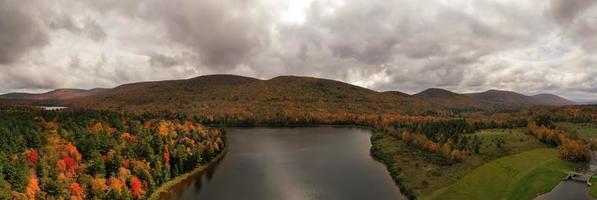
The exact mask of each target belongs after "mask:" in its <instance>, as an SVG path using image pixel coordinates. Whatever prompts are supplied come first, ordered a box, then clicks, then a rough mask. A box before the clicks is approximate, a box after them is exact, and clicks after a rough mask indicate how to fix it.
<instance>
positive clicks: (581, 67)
mask: <svg viewBox="0 0 597 200" xmlns="http://www.w3.org/2000/svg"><path fill="white" fill-rule="evenodd" d="M208 74H236V75H243V76H250V77H256V78H261V79H269V78H273V77H276V76H280V75H297V76H313V77H321V78H329V79H335V80H340V81H344V82H348V83H351V84H355V85H359V86H363V87H367V88H371V89H374V90H378V91H386V90H398V91H402V92H406V93H411V94H412V93H416V92H419V91H422V90H424V89H427V88H430V87H437V88H444V89H448V90H452V91H455V92H463V93H464V92H478V91H485V90H489V89H500V90H512V91H517V92H521V93H524V94H538V93H553V94H557V95H561V96H564V97H567V98H570V99H573V100H589V99H591V100H597V0H525V1H520V0H391V1H387V0H321V1H319V0H288V1H282V0H192V1H191V0H167V1H164V0H52V1H47V0H0V93H7V92H44V91H49V90H52V89H56V88H85V89H89V88H96V87H108V88H109V87H115V86H118V85H120V84H124V83H130V82H139V81H153V80H168V79H184V78H192V77H196V76H201V75H208Z"/></svg>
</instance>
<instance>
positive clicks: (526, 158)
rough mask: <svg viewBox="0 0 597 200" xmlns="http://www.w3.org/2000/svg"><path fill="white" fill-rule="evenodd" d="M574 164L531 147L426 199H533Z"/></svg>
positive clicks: (543, 150) (554, 152) (559, 179)
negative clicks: (529, 149)
mask: <svg viewBox="0 0 597 200" xmlns="http://www.w3.org/2000/svg"><path fill="white" fill-rule="evenodd" d="M575 167H577V165H576V164H572V163H569V162H566V161H563V160H561V159H560V158H559V155H558V152H557V150H556V149H552V148H541V149H536V150H531V151H527V152H524V153H520V154H516V155H511V156H507V157H503V158H500V159H497V160H494V161H491V162H489V163H486V164H484V165H482V166H481V167H479V168H477V169H475V170H474V171H472V172H471V173H470V174H468V175H466V176H465V177H464V178H462V180H460V181H458V182H457V183H455V184H453V185H451V186H448V187H447V188H444V189H441V190H438V191H437V192H435V193H433V195H431V196H430V197H428V198H425V199H532V198H534V197H535V196H536V195H538V194H542V193H545V192H548V191H550V190H551V189H552V188H553V187H555V186H556V185H557V184H558V183H559V182H560V181H561V180H562V179H563V178H564V177H566V174H567V172H568V171H571V170H573V169H574V168H575Z"/></svg>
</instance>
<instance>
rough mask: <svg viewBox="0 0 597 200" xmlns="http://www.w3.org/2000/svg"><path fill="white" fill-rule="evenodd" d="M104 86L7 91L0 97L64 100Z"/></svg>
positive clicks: (91, 93)
mask: <svg viewBox="0 0 597 200" xmlns="http://www.w3.org/2000/svg"><path fill="white" fill-rule="evenodd" d="M105 90H107V89H104V88H94V89H90V90H83V89H56V90H52V91H50V92H46V93H42V94H31V93H8V94H3V95H0V98H2V99H13V100H15V99H23V100H40V101H42V100H43V101H64V100H72V99H76V98H82V97H86V96H89V95H94V94H97V93H99V92H102V91H105Z"/></svg>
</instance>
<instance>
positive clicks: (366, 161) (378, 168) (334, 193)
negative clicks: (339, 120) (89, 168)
mask: <svg viewBox="0 0 597 200" xmlns="http://www.w3.org/2000/svg"><path fill="white" fill-rule="evenodd" d="M370 136H371V131H369V130H364V129H357V128H337V127H316V128H233V129H227V138H228V147H229V150H230V151H229V152H228V153H227V155H226V156H225V157H224V158H223V159H222V160H221V161H220V162H219V163H217V164H215V165H214V167H211V168H209V169H208V170H207V171H206V172H205V173H203V174H201V175H197V176H196V177H194V178H192V179H191V180H189V181H187V182H186V183H183V184H180V185H178V186H177V187H176V188H174V189H173V190H172V192H171V194H169V195H170V196H169V197H167V199H172V200H187V199H189V200H190V199H210V200H219V199H224V200H226V199H260V200H261V199H263V200H267V199H289V200H292V199H376V200H383V199H403V196H402V195H401V194H400V191H399V189H398V187H397V186H396V185H395V184H394V182H393V181H392V179H391V177H390V175H389V173H388V172H387V170H386V169H385V166H384V165H383V164H381V163H379V162H377V161H375V160H374V159H373V158H372V157H371V156H370V155H369V148H370V147H371V143H370V141H369V138H370Z"/></svg>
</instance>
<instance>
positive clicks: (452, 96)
mask: <svg viewBox="0 0 597 200" xmlns="http://www.w3.org/2000/svg"><path fill="white" fill-rule="evenodd" d="M414 96H416V97H419V98H421V99H423V100H425V101H429V102H431V103H433V104H437V105H441V106H445V107H447V108H453V109H483V108H489V107H491V105H490V104H486V103H483V102H481V101H478V100H476V99H474V98H472V97H469V96H466V95H462V94H457V93H454V92H451V91H448V90H444V89H439V88H429V89H427V90H424V91H422V92H419V93H417V94H414Z"/></svg>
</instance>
